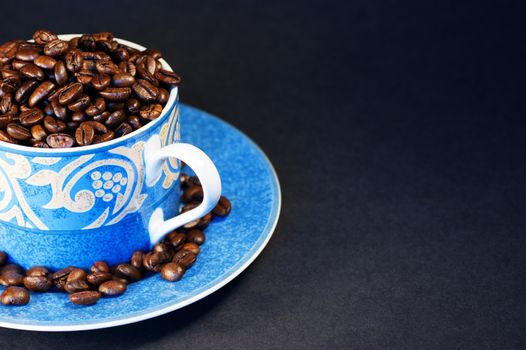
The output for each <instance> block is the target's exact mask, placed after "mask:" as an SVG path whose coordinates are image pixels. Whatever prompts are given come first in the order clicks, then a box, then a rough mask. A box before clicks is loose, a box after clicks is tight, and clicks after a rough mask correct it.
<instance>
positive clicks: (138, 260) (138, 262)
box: [130, 250, 144, 271]
mask: <svg viewBox="0 0 526 350" xmlns="http://www.w3.org/2000/svg"><path fill="white" fill-rule="evenodd" d="M143 255H144V253H143V252H141V251H140V250H137V251H136V252H134V253H133V254H132V256H131V258H130V265H131V266H133V267H135V268H136V269H138V270H139V271H141V270H142V269H143V266H142V257H143Z"/></svg>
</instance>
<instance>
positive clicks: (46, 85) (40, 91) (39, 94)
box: [29, 81, 55, 107]
mask: <svg viewBox="0 0 526 350" xmlns="http://www.w3.org/2000/svg"><path fill="white" fill-rule="evenodd" d="M54 89H55V84H53V83H52V82H50V81H43V82H42V83H40V85H38V86H37V88H36V89H35V90H34V91H33V93H32V94H31V96H30V97H29V106H31V107H33V106H35V105H36V104H37V103H39V102H40V101H41V100H42V99H44V98H45V97H46V96H48V95H49V94H50V93H51V92H53V90H54Z"/></svg>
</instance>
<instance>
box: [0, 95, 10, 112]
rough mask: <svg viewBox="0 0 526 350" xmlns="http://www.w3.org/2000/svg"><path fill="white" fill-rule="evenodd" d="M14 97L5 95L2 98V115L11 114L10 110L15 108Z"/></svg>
mask: <svg viewBox="0 0 526 350" xmlns="http://www.w3.org/2000/svg"><path fill="white" fill-rule="evenodd" d="M12 96H13V95H11V94H5V95H4V96H2V99H1V100H0V112H2V114H6V113H9V110H10V109H11V107H12V106H13V97H12Z"/></svg>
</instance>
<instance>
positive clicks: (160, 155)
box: [144, 135, 221, 245]
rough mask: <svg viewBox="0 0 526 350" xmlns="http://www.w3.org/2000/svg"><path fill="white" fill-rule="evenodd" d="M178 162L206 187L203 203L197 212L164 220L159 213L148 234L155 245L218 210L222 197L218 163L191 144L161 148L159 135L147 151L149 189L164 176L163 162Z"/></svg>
mask: <svg viewBox="0 0 526 350" xmlns="http://www.w3.org/2000/svg"><path fill="white" fill-rule="evenodd" d="M167 158H178V159H180V160H182V161H183V162H185V163H186V164H187V165H188V166H189V167H190V168H192V170H193V171H194V172H195V174H196V175H197V177H198V178H199V181H201V186H202V187H203V202H202V203H201V204H200V205H199V206H197V207H196V208H194V209H192V210H189V211H187V212H185V213H182V214H179V215H177V216H176V217H173V218H171V219H168V220H164V213H163V210H162V209H161V208H157V209H155V211H154V212H153V214H152V216H151V218H150V222H149V224H148V230H149V234H150V242H151V244H152V245H153V244H156V243H157V242H159V241H160V240H161V239H162V238H163V236H164V235H166V234H167V233H168V232H171V231H173V230H175V229H176V228H178V227H181V226H183V225H185V224H187V223H189V222H191V221H194V220H196V219H199V218H201V217H203V216H205V215H206V214H207V213H209V212H210V211H211V210H212V209H214V207H215V205H216V204H217V202H218V201H219V198H220V197H221V178H220V177H219V173H218V171H217V168H216V167H215V165H214V163H213V162H212V160H210V158H209V157H208V156H207V155H206V154H205V153H204V152H203V151H201V150H200V149H199V148H197V147H195V146H192V145H190V144H188V143H174V144H171V145H168V146H165V147H162V148H161V139H160V137H159V135H155V136H152V137H151V138H150V140H148V142H147V143H146V145H145V147H144V161H145V172H146V173H145V175H146V185H147V186H153V185H154V184H155V183H156V182H157V181H158V180H159V178H160V177H161V175H162V167H163V162H164V160H165V159H167Z"/></svg>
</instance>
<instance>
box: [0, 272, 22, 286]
mask: <svg viewBox="0 0 526 350" xmlns="http://www.w3.org/2000/svg"><path fill="white" fill-rule="evenodd" d="M23 281H24V275H23V274H22V273H21V272H18V271H14V270H2V273H0V284H1V285H3V286H19V285H21V284H22V283H23Z"/></svg>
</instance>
